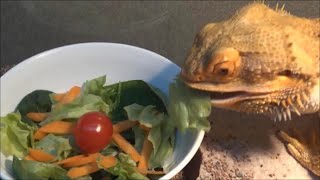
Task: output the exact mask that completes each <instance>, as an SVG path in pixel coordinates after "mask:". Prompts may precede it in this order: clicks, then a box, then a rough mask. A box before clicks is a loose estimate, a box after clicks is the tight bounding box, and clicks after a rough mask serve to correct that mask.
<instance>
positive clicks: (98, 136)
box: [74, 112, 113, 153]
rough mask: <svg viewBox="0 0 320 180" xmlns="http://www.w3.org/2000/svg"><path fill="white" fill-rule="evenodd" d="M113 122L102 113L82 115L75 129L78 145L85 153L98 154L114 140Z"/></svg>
mask: <svg viewBox="0 0 320 180" xmlns="http://www.w3.org/2000/svg"><path fill="white" fill-rule="evenodd" d="M112 133H113V128H112V122H111V120H110V118H108V117H107V116H106V115H105V114H104V113H102V112H89V113H86V114H84V115H82V116H81V117H80V118H79V120H78V122H77V124H76V127H75V128H74V137H75V141H76V144H77V145H78V146H79V148H80V149H81V150H82V151H83V152H84V153H96V152H99V151H100V150H102V149H103V148H104V147H106V146H107V145H108V144H109V143H110V142H111V140H112Z"/></svg>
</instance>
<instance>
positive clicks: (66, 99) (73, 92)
mask: <svg viewBox="0 0 320 180" xmlns="http://www.w3.org/2000/svg"><path fill="white" fill-rule="evenodd" d="M80 92H81V88H80V87H79V86H73V87H72V88H71V89H70V90H69V91H68V92H66V94H65V95H64V96H63V98H61V100H60V103H61V104H66V103H70V102H71V101H73V100H74V99H75V98H76V97H78V96H79V94H80Z"/></svg>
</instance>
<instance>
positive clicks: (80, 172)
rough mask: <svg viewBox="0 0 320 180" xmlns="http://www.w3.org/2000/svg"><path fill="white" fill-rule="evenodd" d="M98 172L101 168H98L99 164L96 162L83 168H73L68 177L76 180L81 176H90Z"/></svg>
mask: <svg viewBox="0 0 320 180" xmlns="http://www.w3.org/2000/svg"><path fill="white" fill-rule="evenodd" d="M98 170H99V167H98V165H97V163H95V162H94V163H90V164H87V165H84V166H81V167H74V168H71V169H70V170H69V171H68V172H67V176H69V177H70V178H72V179H74V178H78V177H81V176H86V175H89V174H91V173H94V172H96V171H98Z"/></svg>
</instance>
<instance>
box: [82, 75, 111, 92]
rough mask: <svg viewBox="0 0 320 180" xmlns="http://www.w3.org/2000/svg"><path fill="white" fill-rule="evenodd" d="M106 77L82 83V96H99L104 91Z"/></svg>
mask: <svg viewBox="0 0 320 180" xmlns="http://www.w3.org/2000/svg"><path fill="white" fill-rule="evenodd" d="M105 83H106V76H101V77H98V78H95V79H92V80H89V81H86V82H85V83H83V85H82V87H81V89H82V93H83V94H94V95H97V96H98V95H101V94H102V93H103V91H104V88H103V87H104V84H105Z"/></svg>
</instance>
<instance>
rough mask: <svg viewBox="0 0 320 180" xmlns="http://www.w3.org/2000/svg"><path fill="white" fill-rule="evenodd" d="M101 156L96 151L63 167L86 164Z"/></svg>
mask: <svg viewBox="0 0 320 180" xmlns="http://www.w3.org/2000/svg"><path fill="white" fill-rule="evenodd" d="M99 156H100V153H94V154H89V155H88V156H85V157H83V158H81V159H79V160H77V161H71V162H67V163H64V164H63V167H65V168H67V167H75V166H81V165H86V164H89V163H93V162H96V160H97V158H98V157H99Z"/></svg>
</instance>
